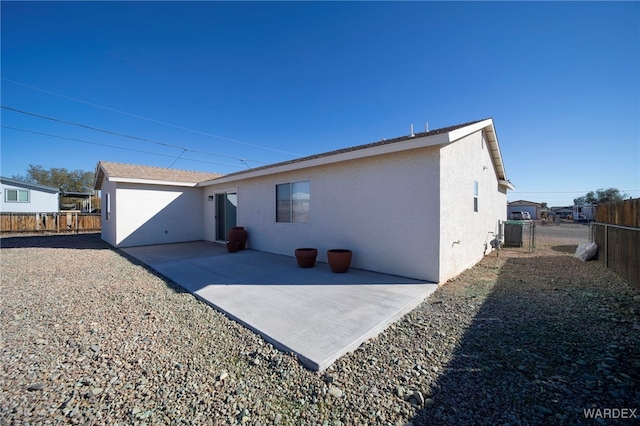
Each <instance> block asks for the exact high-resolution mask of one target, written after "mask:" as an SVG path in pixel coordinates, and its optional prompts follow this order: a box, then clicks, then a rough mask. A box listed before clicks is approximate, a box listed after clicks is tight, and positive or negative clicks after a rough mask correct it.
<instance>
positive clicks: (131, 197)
mask: <svg viewBox="0 0 640 426" xmlns="http://www.w3.org/2000/svg"><path fill="white" fill-rule="evenodd" d="M105 193H111V219H110V220H109V221H106V220H105V215H106V209H107V207H106V204H105V205H103V208H102V211H103V213H102V215H103V217H102V218H103V222H102V223H103V225H102V226H103V227H102V238H103V239H104V240H105V241H107V242H108V243H110V244H111V245H114V246H117V247H130V246H140V245H149V244H166V243H176V242H183V241H197V240H202V239H203V230H202V223H203V220H202V216H203V208H202V189H201V188H187V187H178V186H162V185H143V184H130V183H103V186H102V194H103V200H104V197H105ZM116 212H117V214H116Z"/></svg>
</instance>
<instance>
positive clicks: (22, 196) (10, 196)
mask: <svg viewBox="0 0 640 426" xmlns="http://www.w3.org/2000/svg"><path fill="white" fill-rule="evenodd" d="M4 201H6V202H7V203H28V202H29V190H28V189H5V191H4Z"/></svg>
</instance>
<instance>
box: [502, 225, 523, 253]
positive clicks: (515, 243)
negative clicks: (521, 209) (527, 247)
mask: <svg viewBox="0 0 640 426" xmlns="http://www.w3.org/2000/svg"><path fill="white" fill-rule="evenodd" d="M523 234H524V224H523V223H522V222H518V221H506V222H504V246H505V247H522V240H523V238H522V236H523Z"/></svg>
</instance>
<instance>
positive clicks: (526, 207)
mask: <svg viewBox="0 0 640 426" xmlns="http://www.w3.org/2000/svg"><path fill="white" fill-rule="evenodd" d="M541 209H542V203H536V202H534V201H525V200H518V201H511V202H510V203H508V204H507V219H508V218H511V214H512V213H513V212H527V213H529V215H531V220H537V219H540V210H541Z"/></svg>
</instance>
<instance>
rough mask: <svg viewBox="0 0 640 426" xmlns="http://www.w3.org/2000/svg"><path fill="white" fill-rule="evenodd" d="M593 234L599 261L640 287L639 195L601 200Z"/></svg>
mask: <svg viewBox="0 0 640 426" xmlns="http://www.w3.org/2000/svg"><path fill="white" fill-rule="evenodd" d="M591 235H592V238H593V241H595V242H596V244H598V261H599V262H601V263H603V264H604V266H606V267H607V268H611V269H612V270H613V271H614V272H615V273H617V274H618V275H620V276H621V277H622V278H624V280H625V281H627V282H628V283H629V284H631V285H632V286H633V287H635V288H636V289H638V290H640V198H635V199H631V200H624V201H617V202H614V203H607V204H599V205H598V206H597V207H596V223H592V234H591Z"/></svg>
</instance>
